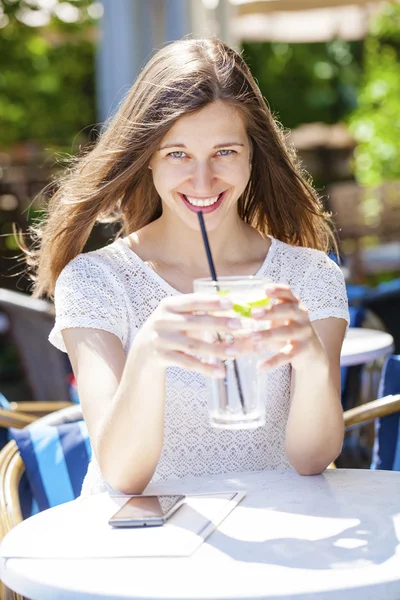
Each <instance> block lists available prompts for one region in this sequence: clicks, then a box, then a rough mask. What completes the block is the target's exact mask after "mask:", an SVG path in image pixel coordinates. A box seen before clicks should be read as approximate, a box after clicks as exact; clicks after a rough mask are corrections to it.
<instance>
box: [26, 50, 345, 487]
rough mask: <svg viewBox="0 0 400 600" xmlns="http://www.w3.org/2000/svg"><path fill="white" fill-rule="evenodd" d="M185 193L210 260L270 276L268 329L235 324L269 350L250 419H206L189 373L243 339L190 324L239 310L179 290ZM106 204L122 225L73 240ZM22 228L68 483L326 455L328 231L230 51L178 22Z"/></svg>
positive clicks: (196, 241) (337, 287)
mask: <svg viewBox="0 0 400 600" xmlns="http://www.w3.org/2000/svg"><path fill="white" fill-rule="evenodd" d="M199 209H201V210H202V211H203V213H204V219H205V223H206V228H207V230H208V234H209V238H210V244H211V247H212V252H213V256H214V261H215V265H216V270H217V273H218V274H219V275H220V276H223V275H254V274H257V275H258V276H261V277H269V278H271V279H272V280H273V281H274V282H275V284H274V285H273V286H271V287H269V288H268V293H269V295H270V296H272V297H273V298H275V300H276V302H275V303H274V304H273V306H272V308H271V309H268V310H269V312H268V319H270V320H271V322H272V328H271V330H270V331H268V332H264V334H262V336H261V339H260V336H259V335H258V336H256V335H255V336H254V338H253V339H252V340H251V343H252V344H253V345H254V348H257V349H260V350H262V351H265V352H266V355H267V354H268V352H267V351H268V350H273V351H274V353H273V355H272V357H270V358H269V359H268V360H266V361H265V362H264V364H263V368H266V369H268V389H267V407H266V410H267V422H266V425H265V426H264V427H261V428H258V429H256V430H253V431H251V430H250V431H226V430H216V429H212V428H211V427H210V425H209V424H208V415H207V392H206V385H205V378H204V376H214V377H223V372H222V371H221V367H218V366H215V365H214V364H211V363H208V362H206V361H205V360H204V359H202V357H203V356H210V355H211V356H214V357H218V358H222V359H223V358H226V357H227V356H232V353H235V354H236V355H240V354H241V353H242V352H244V351H246V350H247V351H248V348H247V349H245V348H243V347H241V346H240V344H239V343H235V344H234V346H233V347H232V345H229V344H225V343H214V344H212V343H206V342H204V341H201V339H198V338H199V337H201V336H199V335H198V332H199V331H206V330H210V329H211V330H213V331H219V332H233V331H234V330H235V328H237V327H238V322H237V321H236V320H235V319H233V320H232V319H227V318H223V317H215V316H212V314H211V313H213V312H215V310H216V309H217V308H221V306H223V305H224V306H226V302H227V299H226V298H223V297H218V296H216V297H215V298H212V299H209V298H205V297H204V296H200V295H198V294H194V293H192V289H193V280H194V279H195V278H198V277H207V276H209V269H208V264H207V260H206V255H205V251H204V247H203V242H202V238H201V233H200V228H199V224H198V218H197V214H196V213H197V211H198V210H199ZM107 219H108V220H116V221H119V222H121V223H122V230H121V233H122V236H123V237H119V239H117V240H116V241H114V242H113V243H112V244H110V245H108V246H106V247H104V248H101V249H100V250H97V251H95V252H90V253H83V254H81V253H82V250H83V248H84V245H85V242H86V241H87V238H88V236H89V234H90V231H91V229H92V228H93V226H94V224H95V223H96V221H99V220H107ZM37 233H38V236H39V241H40V244H39V250H38V252H37V253H36V254H34V255H33V256H32V258H31V263H32V264H33V266H34V267H35V268H36V270H37V277H36V283H35V286H36V288H35V293H36V294H37V295H41V294H44V293H46V294H48V295H50V296H51V295H52V294H53V292H54V289H55V304H56V314H57V319H56V325H55V328H54V330H53V331H52V333H51V336H50V340H51V342H52V343H53V344H55V345H56V346H57V347H58V348H60V349H61V350H64V351H65V350H66V351H67V352H68V355H69V357H70V360H71V363H72V366H73V370H74V373H75V376H76V379H77V384H78V390H79V395H80V399H81V404H82V410H83V414H84V417H85V420H86V423H87V426H88V429H89V433H90V437H91V442H92V446H93V450H94V455H95V458H94V460H93V462H92V464H91V465H90V467H89V471H88V474H87V477H86V479H85V483H84V486H83V493H93V492H96V491H103V490H105V489H110V486H111V487H112V488H115V489H117V490H119V491H122V492H125V493H129V494H135V493H141V492H142V491H143V490H144V488H145V487H146V486H147V484H148V483H149V482H150V481H157V480H160V479H168V478H173V477H183V476H186V475H203V474H213V473H220V472H229V471H243V470H259V469H271V468H279V469H285V468H290V467H291V466H292V467H294V468H295V469H296V470H297V471H298V472H299V473H301V474H314V473H319V472H321V471H322V470H323V469H325V468H326V467H327V466H328V465H329V463H330V462H331V461H332V460H334V459H335V458H336V457H337V456H338V454H339V453H340V450H341V446H342V441H343V419H342V410H341V404H340V398H339V389H340V382H339V379H340V375H339V372H340V369H339V356H340V349H341V345H342V341H343V337H344V333H345V329H346V321H347V320H348V313H347V302H346V294H345V288H344V282H343V278H342V275H341V272H340V270H339V269H338V267H337V266H336V265H335V264H334V263H333V262H332V261H330V260H329V259H328V258H327V256H326V254H325V252H324V251H326V250H327V249H328V247H329V245H330V242H331V240H332V235H331V232H330V228H329V224H328V222H327V219H326V216H325V215H324V214H323V211H322V207H321V204H320V201H319V199H318V197H317V195H316V193H315V192H314V190H313V189H312V188H311V187H310V185H309V184H308V183H307V182H306V181H305V179H303V178H302V176H301V173H300V171H299V169H298V167H297V165H296V162H295V158H294V156H293V155H292V154H291V153H290V152H289V151H288V149H287V148H286V146H285V143H284V138H283V136H282V134H281V132H280V130H279V128H278V126H277V125H276V123H275V122H274V120H273V118H272V116H271V114H270V112H269V110H268V108H267V106H266V104H265V102H264V100H263V98H262V96H261V93H260V91H259V89H258V87H257V86H256V84H255V82H254V79H253V78H252V76H251V74H250V72H249V70H248V68H247V67H246V65H245V63H244V62H243V60H242V59H241V57H240V56H239V55H238V54H237V53H235V52H234V51H233V50H231V49H230V48H228V47H227V46H225V45H224V44H223V43H222V42H220V41H218V40H216V39H204V40H194V39H193V40H183V41H179V42H175V43H173V44H171V45H169V46H167V47H165V48H163V49H162V50H161V51H160V52H158V53H157V54H156V55H155V56H154V57H153V58H152V59H151V60H150V62H149V63H148V65H147V66H146V67H145V69H144V70H143V72H142V73H141V75H140V76H139V78H138V80H137V81H136V83H135V84H134V86H133V87H132V89H131V91H130V92H129V94H128V96H127V98H126V99H125V101H124V103H123V104H122V106H121V107H120V109H119V111H118V113H117V114H116V116H115V117H114V119H113V120H112V121H111V123H110V124H109V126H108V128H107V129H106V130H105V131H104V132H103V133H102V135H101V136H100V138H99V140H98V142H97V144H96V145H95V147H94V148H93V149H92V150H91V151H90V152H89V153H87V154H86V156H84V157H83V158H81V159H80V160H79V161H78V162H77V164H76V166H75V167H74V168H73V169H72V170H71V172H70V173H68V174H67V175H66V177H65V180H64V182H62V183H61V185H60V188H59V190H58V192H57V193H56V194H55V196H54V197H53V199H52V200H51V202H50V205H49V211H48V217H47V220H46V222H45V223H43V224H42V225H41V226H40V229H39V231H38V232H37ZM199 313H201V314H199ZM254 316H255V317H256V318H260V319H262V318H264V317H265V313H264V310H263V309H258V311H255V314H254ZM311 322H312V323H311ZM269 354H271V353H269Z"/></svg>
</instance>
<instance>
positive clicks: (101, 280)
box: [49, 254, 127, 352]
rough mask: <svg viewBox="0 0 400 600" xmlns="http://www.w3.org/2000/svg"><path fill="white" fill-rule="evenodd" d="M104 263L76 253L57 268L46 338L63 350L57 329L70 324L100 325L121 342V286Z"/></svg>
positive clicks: (122, 316) (122, 329)
mask: <svg viewBox="0 0 400 600" xmlns="http://www.w3.org/2000/svg"><path fill="white" fill-rule="evenodd" d="M119 287H120V286H118V280H117V279H116V278H115V277H114V274H113V272H112V270H111V269H110V268H109V267H108V265H106V264H102V263H101V262H99V261H97V260H96V259H93V258H91V257H90V256H88V255H85V254H80V255H79V256H77V257H76V258H75V259H74V260H73V261H71V262H70V263H69V264H68V265H67V266H66V267H65V268H64V269H63V271H62V272H61V274H60V276H59V277H58V279H57V283H56V288H55V295H54V301H55V309H56V321H55V325H54V328H53V329H52V331H51V332H50V336H49V341H50V342H51V343H52V344H53V345H54V346H56V348H58V349H59V350H62V351H63V352H66V348H65V345H64V341H63V337H62V335H61V331H62V330H63V329H68V328H71V327H89V328H91V329H103V330H104V331H109V332H110V333H113V334H114V335H116V336H117V337H119V338H120V340H121V342H122V343H123V344H124V345H125V341H126V338H127V332H126V327H125V326H124V323H126V318H125V317H124V304H123V299H122V290H121V289H119Z"/></svg>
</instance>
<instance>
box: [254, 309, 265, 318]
mask: <svg viewBox="0 0 400 600" xmlns="http://www.w3.org/2000/svg"><path fill="white" fill-rule="evenodd" d="M264 315H265V308H261V307H258V308H253V310H252V311H251V316H252V317H255V318H256V319H257V318H258V317H263V316H264Z"/></svg>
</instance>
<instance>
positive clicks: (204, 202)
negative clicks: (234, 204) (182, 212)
mask: <svg viewBox="0 0 400 600" xmlns="http://www.w3.org/2000/svg"><path fill="white" fill-rule="evenodd" d="M220 196H221V194H218V196H214V197H213V198H205V199H201V198H191V197H190V196H185V198H186V200H187V201H188V202H189V204H192V205H193V206H211V205H212V204H215V203H216V202H218V200H219V198H220Z"/></svg>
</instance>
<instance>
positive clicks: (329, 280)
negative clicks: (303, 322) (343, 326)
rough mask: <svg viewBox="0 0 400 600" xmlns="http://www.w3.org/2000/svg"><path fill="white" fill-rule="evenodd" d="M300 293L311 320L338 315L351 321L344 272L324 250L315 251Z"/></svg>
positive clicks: (348, 321)
mask: <svg viewBox="0 0 400 600" xmlns="http://www.w3.org/2000/svg"><path fill="white" fill-rule="evenodd" d="M299 295H300V298H301V301H302V302H303V304H304V305H305V306H306V307H307V309H308V312H309V316H310V321H315V320H317V319H327V318H328V317H336V318H338V319H344V320H345V321H347V323H350V316H349V308H348V302H347V293H346V286H345V282H344V277H343V274H342V272H341V270H340V268H339V267H338V265H337V264H335V263H334V262H333V261H332V260H331V259H330V258H329V257H328V256H326V254H324V253H323V252H315V254H314V256H313V258H312V260H311V261H310V265H309V267H308V269H307V271H306V273H305V276H304V279H303V284H302V287H301V290H300V294H299Z"/></svg>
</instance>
